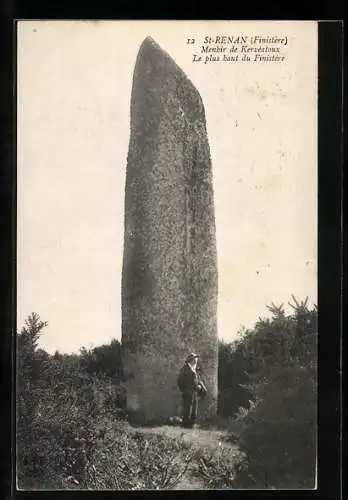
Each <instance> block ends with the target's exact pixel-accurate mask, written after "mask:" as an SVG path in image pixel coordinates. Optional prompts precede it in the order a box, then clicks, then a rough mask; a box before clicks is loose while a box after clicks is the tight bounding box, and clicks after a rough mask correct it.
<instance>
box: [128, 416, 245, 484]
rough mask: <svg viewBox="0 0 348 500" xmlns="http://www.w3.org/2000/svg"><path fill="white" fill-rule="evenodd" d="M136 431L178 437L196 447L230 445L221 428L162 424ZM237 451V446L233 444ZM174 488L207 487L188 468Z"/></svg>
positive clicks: (205, 447) (225, 433)
mask: <svg viewBox="0 0 348 500" xmlns="http://www.w3.org/2000/svg"><path fill="white" fill-rule="evenodd" d="M136 431H137V432H140V433H142V434H148V435H153V434H160V435H162V436H166V437H168V438H172V439H180V438H182V439H183V440H185V441H187V442H189V443H190V444H192V445H193V446H194V447H196V448H202V449H205V450H209V448H211V449H216V447H217V446H219V445H220V446H228V447H232V446H233V445H231V444H226V443H225V439H226V437H227V432H226V431H221V430H206V429H200V428H197V429H183V428H181V427H175V426H169V425H164V426H161V427H150V428H148V427H140V428H136ZM233 447H234V448H235V449H236V452H237V451H238V447H237V446H233ZM174 489H175V490H206V489H207V487H206V486H205V484H204V483H203V480H201V479H200V478H197V477H196V476H194V475H193V474H192V470H191V469H190V468H189V469H188V470H187V471H186V474H185V475H184V476H183V478H182V480H181V481H180V483H179V484H178V485H177V486H176V487H175V488H174Z"/></svg>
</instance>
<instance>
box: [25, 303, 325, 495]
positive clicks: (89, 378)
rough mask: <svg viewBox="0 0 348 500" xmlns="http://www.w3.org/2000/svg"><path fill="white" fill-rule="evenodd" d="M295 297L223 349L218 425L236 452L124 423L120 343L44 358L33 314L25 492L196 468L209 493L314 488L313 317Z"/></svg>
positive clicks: (166, 484)
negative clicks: (224, 428) (196, 445)
mask: <svg viewBox="0 0 348 500" xmlns="http://www.w3.org/2000/svg"><path fill="white" fill-rule="evenodd" d="M293 301H294V303H293V304H292V307H293V312H292V314H289V315H286V314H285V312H284V309H283V307H282V306H280V307H277V306H275V305H274V304H272V305H271V306H269V310H270V311H271V313H272V317H271V318H267V319H261V318H260V319H259V321H258V322H257V323H256V325H255V327H254V328H253V329H251V330H243V331H241V332H240V334H239V337H238V339H237V340H236V341H235V342H233V343H230V344H228V343H220V346H219V374H218V376H219V378H218V381H219V400H218V403H219V404H218V408H219V415H218V416H217V417H216V422H217V421H219V426H220V425H225V426H226V425H227V426H228V428H229V435H230V441H232V442H234V444H237V445H238V446H233V445H231V443H220V444H219V443H217V445H216V447H213V448H211V449H204V450H202V449H199V448H197V449H195V448H194V447H192V446H191V445H189V444H187V443H186V442H184V441H183V440H182V439H170V438H168V437H164V436H159V435H153V436H148V435H144V434H142V433H141V432H140V431H137V430H135V429H134V428H132V427H131V426H130V425H129V424H128V422H127V421H126V415H125V389H124V380H123V374H122V363H121V354H122V353H121V346H120V344H119V342H118V341H116V340H114V341H112V342H111V343H110V345H104V346H100V347H96V348H94V349H90V350H87V349H85V348H82V349H81V350H80V352H79V353H78V354H69V355H68V354H61V353H59V352H56V353H55V354H54V355H49V354H48V353H47V352H45V351H44V350H42V349H40V348H39V347H38V341H39V338H40V335H41V334H42V332H43V330H44V329H45V327H46V326H47V323H46V322H44V321H42V320H41V319H40V317H39V315H38V314H36V313H32V314H31V315H30V316H29V317H28V319H27V320H26V322H25V324H24V326H23V328H22V330H21V331H20V332H19V333H18V334H17V476H18V485H19V487H21V488H26V489H35V488H39V489H41V488H49V489H60V488H70V489H71V488H72V489H74V488H76V489H79V488H83V489H115V490H117V489H130V490H139V489H155V490H156V489H171V488H174V487H175V486H176V485H177V484H178V482H179V481H180V480H181V478H182V477H183V475H184V474H185V472H186V471H187V468H188V467H189V466H190V469H191V470H193V471H195V474H196V475H198V476H199V477H200V479H201V480H203V482H204V484H205V486H206V487H207V488H210V489H225V488H243V489H245V488H311V487H313V486H314V470H315V451H316V395H317V378H316V377H317V310H316V308H315V307H314V308H312V309H309V308H308V306H307V302H306V301H304V302H297V301H296V300H295V299H294V298H293ZM216 422H215V423H216ZM210 424H211V425H212V423H210Z"/></svg>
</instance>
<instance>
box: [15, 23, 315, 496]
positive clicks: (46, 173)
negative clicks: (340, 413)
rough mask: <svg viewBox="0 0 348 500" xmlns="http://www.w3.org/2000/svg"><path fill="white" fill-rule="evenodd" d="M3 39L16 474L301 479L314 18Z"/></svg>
mask: <svg viewBox="0 0 348 500" xmlns="http://www.w3.org/2000/svg"><path fill="white" fill-rule="evenodd" d="M16 37H17V42H16V45H17V54H16V59H17V61H16V110H17V116H16V120H17V138H16V148H17V151H16V153H17V249H16V252H17V256H16V258H17V276H16V290H17V292H16V297H17V310H16V323H17V331H16V335H15V336H16V352H15V356H16V377H15V378H16V390H15V407H16V419H15V420H16V421H15V427H16V438H15V441H16V450H15V451H16V453H15V454H16V488H17V489H18V490H24V491H33V490H92V491H93V490H94V491H104V490H109V491H114V490H270V489H273V490H278V489H283V490H314V489H317V395H318V388H317V372H318V366H317V347H318V346H317V343H318V326H317V325H318V293H317V288H318V273H317V265H318V262H317V261H318V259H317V246H318V234H317V233H318V215H317V212H318V206H317V205H318V157H317V156H318V153H317V150H318V22H316V21H209V20H205V21H197V20H195V21H188V20H187V21H178V20H167V21H158V20H147V21H145V20H141V21H140V20H137V21H133V20H132V21H130V20H127V21H126V20H19V21H17V23H16Z"/></svg>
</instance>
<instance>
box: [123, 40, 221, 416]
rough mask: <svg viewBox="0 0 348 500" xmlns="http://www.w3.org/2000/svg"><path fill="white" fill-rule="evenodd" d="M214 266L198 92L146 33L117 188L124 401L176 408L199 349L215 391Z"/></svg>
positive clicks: (138, 407) (211, 408) (149, 408)
mask: <svg viewBox="0 0 348 500" xmlns="http://www.w3.org/2000/svg"><path fill="white" fill-rule="evenodd" d="M216 308H217V268H216V239H215V219H214V203H213V183H212V169H211V160H210V152H209V144H208V140H207V131H206V123H205V113H204V107H203V103H202V99H201V97H200V95H199V93H198V91H197V90H196V88H195V87H194V85H193V84H192V83H191V82H190V81H189V79H188V78H187V77H186V75H185V74H184V73H183V71H182V70H181V69H180V68H179V67H178V66H177V65H176V63H175V62H174V61H173V60H172V59H171V58H170V57H169V56H168V55H167V54H166V53H165V52H164V51H163V50H162V49H161V48H160V47H159V46H158V45H157V44H156V43H155V42H154V41H153V40H152V39H151V38H146V39H145V40H144V42H143V43H142V45H141V48H140V50H139V53H138V57H137V61H136V65H135V69H134V75H133V89H132V97H131V135H130V144H129V152H128V164H127V174H126V189H125V239H124V256H123V275H122V346H123V353H124V358H123V363H124V372H125V376H126V391H127V407H128V409H129V410H130V412H131V414H132V415H133V417H138V420H139V421H148V422H151V421H157V420H162V419H165V418H168V417H169V416H174V415H179V414H180V407H181V395H180V393H179V390H178V388H177V383H176V380H177V374H178V370H179V369H180V367H181V366H182V364H183V362H184V360H185V357H186V355H187V354H188V352H190V351H197V352H198V353H199V354H200V357H201V366H202V368H203V370H204V375H205V379H206V383H207V387H208V390H209V396H208V397H207V398H206V399H205V400H204V401H203V402H202V404H201V407H200V415H201V418H202V417H205V416H209V415H211V414H214V413H215V411H216V398H217V324H216Z"/></svg>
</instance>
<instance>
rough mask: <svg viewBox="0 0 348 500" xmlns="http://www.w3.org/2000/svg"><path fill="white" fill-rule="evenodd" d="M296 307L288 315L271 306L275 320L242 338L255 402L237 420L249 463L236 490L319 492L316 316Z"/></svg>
mask: <svg viewBox="0 0 348 500" xmlns="http://www.w3.org/2000/svg"><path fill="white" fill-rule="evenodd" d="M293 307H294V314H293V315H289V316H286V315H285V314H284V311H283V309H282V308H276V307H275V306H272V308H270V310H271V311H272V312H273V314H274V316H273V318H272V320H260V321H259V322H258V323H257V325H256V328H255V331H254V332H249V333H248V335H247V336H246V337H245V338H244V339H242V348H243V350H244V352H245V359H246V360H247V361H248V363H249V365H247V363H246V368H247V366H248V367H249V370H248V371H249V384H248V386H247V390H248V391H249V392H250V394H251V395H252V401H251V402H250V403H251V404H250V406H249V408H248V409H246V408H240V409H239V412H238V413H237V415H236V422H235V423H236V425H235V429H234V438H235V437H236V435H237V436H238V443H239V446H240V449H241V451H243V452H244V453H245V464H244V466H243V467H242V468H241V470H240V471H239V472H238V474H237V475H236V478H235V480H234V482H233V486H234V488H243V489H245V488H257V489H264V488H266V489H278V488H285V489H312V488H314V487H315V468H316V428H317V425H316V419H317V411H316V410H317V379H316V373H317V372H316V345H317V311H316V308H314V309H313V310H309V309H308V308H307V307H306V301H305V302H302V303H301V304H299V303H298V302H296V301H295V306H293ZM243 342H244V345H243ZM248 353H251V354H250V356H249V354H248ZM248 356H249V360H248ZM245 465H246V467H245Z"/></svg>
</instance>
